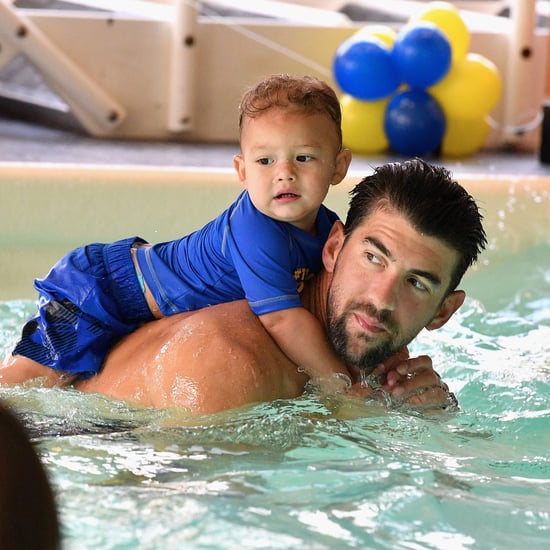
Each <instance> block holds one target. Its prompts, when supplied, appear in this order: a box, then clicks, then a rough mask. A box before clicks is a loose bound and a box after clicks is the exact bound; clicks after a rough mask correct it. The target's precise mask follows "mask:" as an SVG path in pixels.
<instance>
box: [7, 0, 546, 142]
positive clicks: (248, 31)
mask: <svg viewBox="0 0 550 550" xmlns="http://www.w3.org/2000/svg"><path fill="white" fill-rule="evenodd" d="M58 3H59V2H58ZM344 4H349V2H344V1H338V0H332V1H331V0H327V1H316V2H314V1H309V2H307V1H301V2H298V1H294V2H275V1H267V0H255V1H250V0H248V1H247V0H242V1H238V0H235V1H231V2H229V1H227V0H210V1H208V2H199V1H193V0H173V1H168V0H164V1H161V0H156V1H152V0H149V1H146V0H116V1H107V0H72V1H71V3H70V4H69V3H67V7H66V8H62V9H60V8H56V9H36V8H35V9H31V8H25V7H20V6H18V2H16V1H15V2H14V1H13V0H0V75H1V70H2V68H3V67H6V66H7V65H8V64H9V63H10V62H11V61H12V60H13V59H14V58H15V57H17V56H21V55H22V56H25V58H26V59H27V60H28V61H29V62H30V63H31V64H32V65H33V66H34V67H35V68H36V69H37V70H38V72H39V73H40V74H41V76H42V78H43V80H44V82H45V83H46V84H47V85H48V86H49V88H50V89H51V90H52V91H53V92H55V94H57V96H58V97H59V98H61V99H62V100H63V102H64V103H65V104H66V106H67V109H68V110H69V111H70V112H71V113H72V115H74V117H75V118H76V119H77V120H78V122H79V123H80V125H81V126H82V127H83V128H84V130H85V131H86V132H88V133H89V134H90V135H92V136H96V137H104V138H136V139H137V138H139V139H164V140H167V139H168V140H171V139H173V140H185V141H196V142H231V141H234V140H236V138H237V128H236V120H237V116H236V109H237V105H238V101H239V98H240V96H241V94H242V92H243V90H244V89H245V88H246V87H247V86H248V85H249V84H251V83H253V82H254V81H256V80H258V79H259V78H261V77H263V76H264V75H266V74H269V73H275V72H288V73H296V74H305V73H308V74H313V75H316V76H318V77H320V78H323V79H324V80H327V81H329V82H330V83H331V84H333V85H334V82H333V80H332V75H331V64H332V59H333V56H334V52H335V50H336V48H337V47H338V45H339V44H341V42H342V41H343V40H345V39H346V38H347V37H349V36H351V35H352V34H353V33H355V32H356V31H357V30H358V29H359V28H360V27H362V26H364V25H366V24H371V23H376V21H373V20H369V21H352V20H351V19H350V18H349V17H348V16H346V15H345V14H344V13H343V11H342V10H341V9H340V8H341V7H342V6H343V5H344ZM353 4H355V5H356V6H358V7H359V8H364V9H369V8H372V9H375V10H380V9H382V8H381V5H383V10H384V13H385V14H386V15H389V16H392V14H394V15H395V19H396V23H395V26H396V27H398V26H399V25H401V24H403V20H404V18H405V19H406V18H407V16H408V15H412V14H413V13H414V10H415V9H417V8H418V4H422V3H421V2H413V1H403V0H401V1H398V0H386V1H385V2H383V3H381V2H379V1H376V2H374V1H372V0H370V1H369V0H356V1H355V2H353ZM455 4H456V5H457V7H459V8H460V9H462V6H461V4H464V5H467V7H469V8H472V9H464V10H463V11H462V14H463V17H464V20H465V22H466V23H467V25H468V28H469V30H470V33H471V47H470V50H471V51H474V52H477V53H480V54H482V55H484V56H485V57H487V58H489V59H490V60H492V61H493V62H494V63H495V64H496V65H497V67H498V68H499V71H500V73H501V75H502V79H503V83H504V87H503V89H504V93H503V97H502V99H501V101H500V102H499V104H498V105H497V107H496V108H495V111H494V113H492V117H493V119H494V121H495V125H494V128H493V131H492V134H491V135H490V137H489V140H488V146H489V147H491V146H493V147H500V146H506V145H513V146H515V147H518V148H523V149H534V148H535V147H537V144H538V138H539V134H540V122H541V118H542V117H541V113H542V105H543V103H544V99H545V86H546V73H547V71H546V68H547V49H548V46H547V43H548V32H547V29H546V28H541V27H538V26H537V24H536V17H537V14H536V5H537V2H536V1H535V0H510V1H509V2H507V4H509V5H510V8H511V16H510V17H499V16H496V15H492V14H490V13H483V12H477V11H474V9H473V7H475V4H476V2H455ZM477 4H485V3H484V2H478V3H477ZM321 6H322V7H321ZM76 7H78V8H79V9H76ZM83 8H85V9H83ZM537 27H538V28H537ZM0 115H1V113H0Z"/></svg>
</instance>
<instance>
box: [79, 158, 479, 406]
mask: <svg viewBox="0 0 550 550" xmlns="http://www.w3.org/2000/svg"><path fill="white" fill-rule="evenodd" d="M351 194H352V200H351V203H350V210H349V212H348V217H347V220H346V224H345V226H343V225H342V224H341V223H340V222H336V223H335V225H334V227H333V229H332V231H331V233H330V236H329V238H328V240H327V242H326V244H325V247H324V249H323V263H324V267H325V269H324V271H323V272H322V273H321V274H320V275H318V276H317V277H316V278H315V279H314V280H312V281H311V282H310V283H309V284H308V285H307V287H306V289H305V290H304V292H303V295H302V301H303V305H304V307H306V308H307V309H308V310H309V311H310V312H311V313H312V314H313V315H314V316H315V317H317V318H318V319H319V321H320V322H321V324H322V326H324V327H326V330H327V334H328V337H329V340H330V341H331V343H332V345H333V347H334V349H335V350H336V352H337V353H338V355H339V356H340V357H341V358H342V360H343V361H344V362H345V363H346V364H347V365H348V366H349V370H350V377H351V379H352V380H353V382H354V383H355V385H354V389H357V388H358V386H359V384H358V381H359V380H363V381H364V380H372V378H368V377H367V375H371V376H372V375H376V378H375V379H376V380H377V381H378V384H376V385H377V386H380V387H378V388H377V389H375V388H373V387H372V386H373V385H374V384H371V387H367V388H364V391H363V393H365V394H367V395H376V392H380V391H384V392H386V395H390V396H391V397H392V398H393V399H396V400H397V401H398V402H405V403H408V404H411V405H421V406H433V407H438V406H445V405H448V404H449V399H450V396H452V394H449V393H448V388H447V387H446V385H445V384H443V383H442V382H441V381H440V379H439V376H438V374H437V373H436V372H435V371H434V370H433V369H432V367H431V362H430V361H429V359H428V358H426V357H420V358H416V359H409V360H407V359H406V357H405V356H404V351H403V350H404V349H405V348H406V346H407V344H408V343H409V342H410V341H411V340H412V339H413V338H414V337H415V336H416V335H417V334H418V333H419V332H420V330H422V329H423V328H426V329H428V330H433V329H436V328H439V327H441V326H443V325H444V324H445V323H446V322H447V321H448V319H449V318H450V317H451V316H452V315H453V313H454V312H455V311H456V310H457V309H458V308H459V307H460V306H461V305H462V303H463V302H464V299H465V294H464V292H463V291H461V290H457V289H456V288H457V285H458V284H459V283H460V281H461V279H462V276H463V275H464V273H465V271H466V270H467V268H468V267H469V266H470V265H471V264H472V263H474V262H475V261H476V259H477V257H478V254H479V253H480V252H481V250H482V249H483V248H484V247H485V245H486V236H485V232H484V230H483V227H482V224H481V219H482V217H481V215H480V213H479V210H478V208H477V206H476V204H475V202H474V200H473V199H472V197H471V196H470V195H468V194H467V193H466V191H465V190H464V189H463V188H462V187H460V186H459V185H458V184H457V183H456V182H454V181H453V180H452V178H451V175H450V174H449V172H448V171H447V170H445V169H444V168H442V167H436V166H431V165H429V164H427V163H425V162H424V161H422V160H419V159H415V160H411V161H407V162H404V163H401V164H398V163H395V164H387V165H384V166H381V167H379V168H377V169H376V170H375V172H374V174H373V175H371V176H369V177H367V178H365V179H364V180H363V181H362V182H361V183H360V184H359V185H358V186H357V187H356V188H355V189H354V190H353V191H352V193H351ZM296 338H297V339H299V338H300V335H299V334H296ZM396 354H397V355H396ZM306 382H307V377H306V376H305V375H304V374H303V372H300V369H299V368H297V367H296V365H294V364H292V363H291V362H290V360H289V359H288V358H287V357H286V356H285V355H284V354H283V353H282V352H281V350H280V349H279V348H278V347H277V346H276V345H275V343H274V342H273V340H271V339H270V337H269V336H268V334H267V333H266V332H265V330H263V328H262V326H261V325H260V323H259V321H258V319H257V317H256V316H254V315H253V314H252V313H251V311H250V310H249V308H248V306H247V304H246V303H245V302H232V303H228V304H221V305H218V306H214V307H211V308H205V309H202V310H198V311H195V312H190V313H186V314H182V315H180V316H173V317H169V318H164V319H161V320H159V321H155V322H152V323H148V324H146V325H144V326H143V327H141V328H140V329H138V330H137V331H136V332H135V333H133V334H131V335H130V336H128V337H127V338H126V339H124V340H123V341H122V342H120V344H119V345H117V346H116V347H115V348H114V349H113V350H112V352H111V353H110V355H109V357H108V358H107V361H106V362H105V365H104V367H103V370H102V371H101V372H100V374H99V375H97V376H95V377H93V378H91V379H88V380H84V381H81V382H79V383H78V384H77V385H76V386H77V388H79V389H81V390H82V391H89V392H99V393H104V394H107V395H111V396H113V397H116V398H119V399H129V400H133V401H136V402H139V403H142V404H144V405H153V406H169V405H180V406H185V407H187V408H188V409H189V410H190V412H191V413H193V414H202V413H211V412H217V411H221V410H224V409H228V408H233V407H239V406H243V405H245V404H249V403H252V402H255V401H266V400H272V399H276V398H292V397H296V396H298V395H300V394H301V393H302V391H303V389H304V386H305V383H306ZM352 392H353V390H352Z"/></svg>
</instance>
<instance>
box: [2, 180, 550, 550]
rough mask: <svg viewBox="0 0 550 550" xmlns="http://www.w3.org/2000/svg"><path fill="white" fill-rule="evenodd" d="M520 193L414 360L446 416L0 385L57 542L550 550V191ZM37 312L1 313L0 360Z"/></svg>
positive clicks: (306, 402) (507, 201)
mask: <svg viewBox="0 0 550 550" xmlns="http://www.w3.org/2000/svg"><path fill="white" fill-rule="evenodd" d="M513 189H514V193H510V192H509V191H508V190H507V191H506V192H505V193H504V195H503V197H502V200H501V202H499V203H498V204H496V203H493V202H492V200H493V199H491V198H490V197H485V195H483V193H480V197H481V200H482V201H484V202H485V203H486V206H485V207H486V208H487V211H488V233H489V237H490V242H491V247H490V249H489V250H488V251H487V254H486V255H485V256H484V261H483V262H481V264H480V266H479V267H478V268H477V269H476V270H474V271H473V272H472V273H470V274H469V275H468V277H467V278H466V280H465V282H464V287H465V288H466V290H467V292H468V296H469V297H468V298H467V301H466V303H465V305H464V306H463V307H462V308H461V310H460V311H459V312H458V314H457V315H456V316H455V317H454V318H453V319H452V320H451V321H450V322H449V323H448V324H447V325H446V326H445V327H443V328H442V329H440V330H438V331H433V332H429V333H422V334H421V335H420V336H419V338H418V339H417V340H416V341H415V343H414V345H413V346H412V349H411V352H412V353H414V354H417V353H428V354H429V355H431V357H432V358H433V360H434V364H435V365H436V368H437V370H438V371H439V372H440V373H441V375H442V377H443V378H444V380H445V381H446V382H447V383H448V384H449V386H450V387H451V389H452V390H453V391H454V392H455V393H456V395H457V397H458V399H459V402H460V405H461V410H460V411H459V412H457V413H439V414H421V413H419V412H417V411H414V410H407V409H397V408H394V409H392V408H390V409H388V408H385V407H382V406H381V405H379V404H370V403H369V404H365V405H359V404H352V403H347V402H345V401H343V402H342V401H340V402H337V401H335V400H332V401H328V402H327V401H323V400H321V399H320V398H319V397H318V396H317V395H315V394H309V393H308V394H305V395H304V396H302V397H300V398H298V399H294V400H288V401H276V402H272V403H265V404H256V405H252V406H250V407H247V408H244V409H241V410H236V411H228V412H225V413H222V414H217V415H210V416H204V417H198V418H191V417H189V416H187V415H186V414H185V413H184V412H183V411H181V410H178V409H167V410H158V409H145V408H140V407H136V406H134V405H132V404H129V403H124V402H121V401H113V400H110V399H107V398H104V397H102V396H97V395H82V394H79V393H78V392H76V391H72V390H46V389H43V388H40V387H33V386H32V385H31V386H19V387H12V388H0V398H4V399H6V400H7V401H8V402H9V403H10V404H11V405H13V406H14V407H15V408H16V409H17V410H18V411H19V413H20V414H21V416H22V418H23V419H24V420H25V422H26V423H27V425H28V426H29V429H30V430H31V434H32V436H33V441H34V443H35V445H36V448H37V449H38V451H39V453H40V455H41V457H42V459H43V461H44V463H45V464H46V466H47V468H48V471H49V473H50V476H51V480H52V483H53V485H54V488H55V491H56V494H57V499H58V504H59V509H60V512H61V521H62V530H63V536H64V544H65V546H64V548H67V549H74V550H84V549H98V550H99V549H101V550H106V549H144V550H145V549H159V550H170V549H181V548H201V549H202V548H213V549H233V548H269V549H276V548H284V549H288V548H300V549H303V548H307V549H332V548H334V549H340V548H362V549H364V548H369V549H391V550H394V549H407V550H411V549H414V550H417V549H425V548H427V549H441V550H443V549H445V550H448V549H451V548H452V549H453V550H455V549H472V550H485V549H487V550H489V549H498V550H517V549H518V548H520V549H521V548H529V550H537V549H541V550H543V549H545V550H546V549H547V548H550V506H549V502H550V239H549V227H550V224H549V222H550V187H549V188H548V189H542V190H541V189H538V190H536V192H523V191H522V193H521V194H520V195H518V194H517V187H513ZM512 199H513V200H512ZM341 211H342V210H341ZM526 220H528V223H526ZM33 310H34V303H33V297H32V294H29V296H24V297H23V298H17V299H7V298H6V299H3V301H1V302H0V353H2V355H3V354H4V353H6V352H8V351H9V349H10V348H11V345H12V343H13V341H14V339H15V338H16V337H17V334H18V332H19V328H20V325H21V324H22V323H23V321H24V319H25V318H26V316H28V315H29V314H30V313H31V312H32V311H33ZM220 375H221V374H220Z"/></svg>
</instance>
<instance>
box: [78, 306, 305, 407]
mask: <svg viewBox="0 0 550 550" xmlns="http://www.w3.org/2000/svg"><path fill="white" fill-rule="evenodd" d="M304 383H305V378H304V376H303V375H302V374H299V373H298V372H297V370H296V367H295V365H293V364H292V363H291V362H290V361H289V360H288V359H287V358H286V356H285V355H284V354H283V353H282V352H281V350H280V349H279V348H278V347H277V346H276V345H275V343H274V342H273V340H272V339H271V337H270V336H269V335H268V333H267V332H266V331H265V330H264V329H263V327H262V325H261V323H260V321H259V320H258V318H257V317H256V316H255V315H254V314H253V313H252V311H251V310H250V308H249V306H248V304H247V302H245V301H238V302H231V303H227V304H221V305H218V306H212V307H208V308H204V309H201V310H197V311H193V312H188V313H183V314H178V315H174V316H171V317H165V318H163V319H160V320H158V321H153V322H151V323H147V324H146V325H144V326H142V327H141V328H140V329H138V330H137V331H135V332H134V333H132V334H130V335H129V336H127V337H126V338H124V339H123V340H122V341H121V342H120V343H119V344H118V345H117V346H116V347H115V348H114V349H113V350H112V351H111V352H110V353H109V356H108V357H107V360H106V361H105V365H104V366H103V369H102V371H101V372H100V373H99V374H98V375H97V376H94V377H93V378H91V379H90V380H86V381H84V382H81V383H80V384H79V385H78V388H79V389H81V390H82V391H88V392H98V393H104V394H107V395H111V396H112V397H115V398H119V399H127V400H132V401H136V402H139V403H141V404H143V405H153V406H161V407H163V406H171V405H179V406H185V407H188V408H189V409H190V411H191V412H193V413H195V414H202V413H210V412H216V411H219V410H224V409H228V408H234V407H240V406H243V405H246V404H249V403H253V402H256V401H269V400H272V399H277V398H290V397H295V396H297V395H299V394H300V393H301V391H302V390H303V386H304Z"/></svg>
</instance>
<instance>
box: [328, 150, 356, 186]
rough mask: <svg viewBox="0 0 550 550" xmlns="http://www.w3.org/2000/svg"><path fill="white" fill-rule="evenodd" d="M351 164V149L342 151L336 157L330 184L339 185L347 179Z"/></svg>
mask: <svg viewBox="0 0 550 550" xmlns="http://www.w3.org/2000/svg"><path fill="white" fill-rule="evenodd" d="M350 164H351V151H350V150H349V149H342V150H341V151H340V152H339V153H338V155H337V157H336V162H335V165H334V174H333V176H332V181H331V182H330V184H331V185H338V184H339V183H340V182H341V181H342V180H343V179H344V178H345V177H346V175H347V173H348V168H349V165H350Z"/></svg>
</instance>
